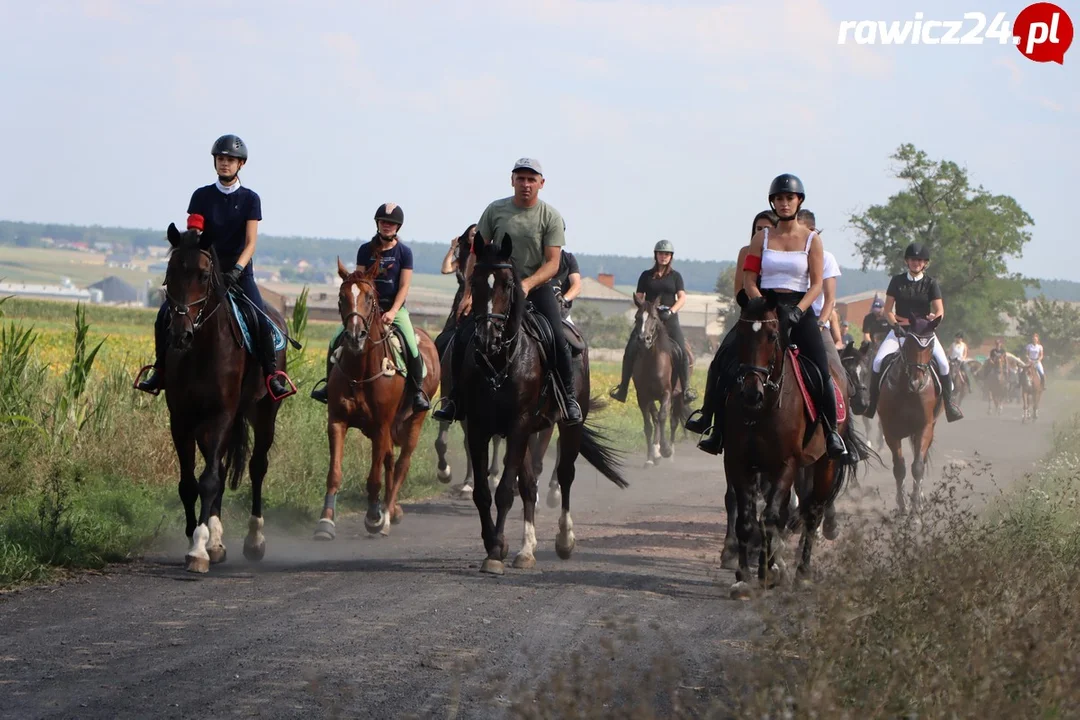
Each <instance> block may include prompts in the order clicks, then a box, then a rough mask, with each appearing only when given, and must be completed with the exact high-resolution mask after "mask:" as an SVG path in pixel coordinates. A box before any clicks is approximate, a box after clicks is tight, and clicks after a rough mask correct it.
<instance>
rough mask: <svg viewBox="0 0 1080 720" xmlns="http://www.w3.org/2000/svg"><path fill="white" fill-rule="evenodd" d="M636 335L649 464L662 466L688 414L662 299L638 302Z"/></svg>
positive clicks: (637, 384)
mask: <svg viewBox="0 0 1080 720" xmlns="http://www.w3.org/2000/svg"><path fill="white" fill-rule="evenodd" d="M634 338H635V341H636V342H637V343H638V345H639V348H638V350H637V356H636V357H635V359H634V367H633V374H632V375H631V377H632V379H633V381H634V389H635V390H636V393H637V401H638V408H639V409H640V410H641V417H642V419H643V420H644V424H645V427H644V431H645V467H647V468H649V467H653V466H654V465H658V464H659V463H660V458H661V457H665V458H670V457H671V456H672V455H673V454H674V442H675V431H676V429H677V428H678V427H679V426H681V425H682V423H681V420H682V418H683V416H684V414H685V409H684V408H683V397H682V393H683V387H682V384H681V382H679V379H678V372H677V371H676V370H675V363H676V362H678V359H677V358H676V356H675V353H676V349H675V346H674V345H673V343H672V341H671V338H670V337H669V336H668V333H667V329H666V328H665V327H664V321H663V320H661V319H660V310H659V300H651V301H646V302H643V303H640V304H639V305H638V310H637V315H636V316H635V317H634ZM684 352H685V350H684ZM669 424H670V426H671V428H670V432H669V433H668V434H667V435H666V436H665V434H664V431H665V426H667V425H669Z"/></svg>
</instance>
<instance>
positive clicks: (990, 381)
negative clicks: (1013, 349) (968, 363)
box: [979, 353, 1009, 415]
mask: <svg viewBox="0 0 1080 720" xmlns="http://www.w3.org/2000/svg"><path fill="white" fill-rule="evenodd" d="M1008 363H1009V361H1008V358H1007V357H1006V356H1005V354H1004V353H1001V354H998V355H996V356H993V355H992V356H990V357H988V358H987V359H986V362H985V363H983V366H982V369H981V370H980V371H979V381H980V383H981V384H982V386H983V389H984V391H985V392H986V414H987V415H990V414H992V413H994V412H997V414H998V415H1000V414H1001V406H1002V405H1003V404H1004V403H1005V399H1006V397H1007V396H1008V392H1009V389H1008V388H1009V368H1008Z"/></svg>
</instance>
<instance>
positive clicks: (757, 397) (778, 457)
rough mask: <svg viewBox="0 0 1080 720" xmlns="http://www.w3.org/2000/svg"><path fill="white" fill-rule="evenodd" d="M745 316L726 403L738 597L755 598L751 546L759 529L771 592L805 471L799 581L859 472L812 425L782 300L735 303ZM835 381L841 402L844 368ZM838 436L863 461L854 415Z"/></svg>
mask: <svg viewBox="0 0 1080 720" xmlns="http://www.w3.org/2000/svg"><path fill="white" fill-rule="evenodd" d="M736 300H737V302H738V304H739V307H740V308H742V312H741V313H740V315H739V320H738V325H737V327H736V332H737V333H738V335H737V340H736V343H737V351H738V356H739V362H740V367H739V373H738V377H737V379H736V383H735V386H734V387H733V389H732V391H731V392H730V394H729V395H728V398H727V401H726V408H727V412H726V413H725V422H724V426H725V427H724V436H725V438H727V439H728V440H727V442H726V443H725V444H726V447H727V449H726V450H725V453H724V471H725V473H726V475H727V480H728V483H729V484H730V485H731V487H732V488H733V489H734V491H735V497H736V500H737V521H736V523H735V531H736V535H737V537H738V549H739V569H738V570H737V571H736V580H737V582H736V583H735V585H734V586H733V587H732V595H733V596H735V597H745V595H746V594H747V593H748V592H749V585H748V581H749V578H750V574H749V568H750V563H749V545H750V541H751V536H752V534H753V530H754V525H755V524H757V525H758V526H759V528H760V530H761V532H762V537H763V542H762V549H761V553H760V557H759V561H758V577H759V579H761V580H762V581H763V582H764V583H765V584H766V585H771V584H772V583H773V582H775V580H776V578H774V577H773V571H774V570H780V571H781V572H782V571H783V569H784V563H783V559H782V558H781V556H780V550H781V547H780V543H781V538H782V536H783V533H784V528H785V526H786V524H787V517H788V514H789V510H790V508H789V503H790V498H791V489H792V487H793V485H794V483H795V480H796V478H797V477H798V475H799V474H800V471H801V469H802V468H803V467H807V466H810V467H811V468H812V473H813V480H812V482H811V483H810V487H809V488H808V490H807V492H806V494H805V496H804V497H802V498H800V499H801V502H800V505H799V510H800V512H801V513H802V516H803V523H802V540H801V553H800V560H799V565H798V572H799V575H800V576H803V577H806V576H807V575H808V574H809V572H810V561H811V555H812V551H813V545H814V539H815V536H816V532H817V529H818V526H819V525H820V523H821V521H822V518H823V516H824V514H825V511H826V509H827V507H828V506H829V505H830V504H831V503H832V502H833V501H834V500H835V498H836V496H837V495H838V494H839V492H840V490H841V489H842V487H843V485H844V483H845V482H846V480H847V479H848V478H849V477H850V476H852V475H853V474H854V471H855V465H853V464H846V465H842V464H840V463H837V462H835V461H833V460H832V459H831V458H829V457H828V455H826V453H825V436H824V433H823V432H822V429H821V425H820V423H815V424H813V425H812V424H811V421H810V419H809V418H808V416H807V407H806V403H805V401H804V399H803V395H802V392H801V391H800V388H799V384H798V380H797V378H796V376H795V367H794V364H793V363H794V360H793V356H792V353H791V352H790V351H789V346H790V343H789V337H788V336H789V331H788V329H787V328H782V327H781V326H780V321H779V318H778V316H777V312H776V307H777V295H776V293H774V292H772V291H767V292H766V293H765V295H764V296H763V297H758V298H754V299H748V298H747V295H746V293H745V291H740V292H739V294H738V296H737V298H736ZM831 372H832V375H833V382H834V383H836V385H837V386H838V387H839V389H840V391H841V396H846V394H847V385H846V378H845V377H844V376H845V373H844V371H843V369H842V368H837V367H832V368H831ZM837 430H838V431H839V432H840V433H841V435H843V436H844V439H845V442H846V444H847V446H848V452H850V453H852V454H856V455H858V454H861V453H864V452H865V446H864V445H863V444H862V441H861V439H860V438H859V437H858V435H857V434H856V433H855V432H854V423H853V419H852V416H851V415H850V414H849V415H848V416H847V417H846V418H845V419H844V421H843V422H841V423H840V427H839V428H837ZM759 494H761V495H763V496H764V501H765V507H764V513H763V514H761V515H759V513H758V508H757V497H758V495H759Z"/></svg>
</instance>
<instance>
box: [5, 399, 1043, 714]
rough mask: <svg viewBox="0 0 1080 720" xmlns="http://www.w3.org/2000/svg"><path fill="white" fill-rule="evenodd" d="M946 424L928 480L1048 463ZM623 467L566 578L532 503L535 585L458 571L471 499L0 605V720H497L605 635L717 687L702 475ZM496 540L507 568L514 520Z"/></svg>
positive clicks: (876, 477)
mask: <svg viewBox="0 0 1080 720" xmlns="http://www.w3.org/2000/svg"><path fill="white" fill-rule="evenodd" d="M1049 397H1050V396H1048V398H1047V399H1049ZM1048 405H1049V403H1048ZM965 411H966V412H967V413H968V418H967V419H965V420H964V421H962V422H959V423H954V424H952V425H946V424H945V423H944V421H942V423H941V424H939V432H938V438H937V440H938V442H937V444H936V445H935V457H936V461H935V466H934V468H933V469H932V470H931V476H930V478H931V481H933V480H934V479H937V478H940V472H941V467H942V466H943V465H944V463H945V462H947V461H949V460H952V459H970V458H971V457H973V456H974V453H976V452H977V453H979V455H980V456H981V457H982V458H983V459H984V460H987V461H989V462H990V463H991V464H992V466H993V471H994V475H993V477H994V479H995V480H996V481H997V482H999V483H1002V484H1004V483H1006V482H1007V481H1008V480H1009V479H1010V478H1013V477H1015V476H1016V475H1017V474H1018V473H1022V472H1023V471H1025V470H1027V469H1029V468H1030V467H1031V464H1032V462H1033V461H1034V460H1036V459H1037V458H1038V457H1040V456H1041V455H1042V454H1043V453H1044V452H1045V450H1046V449H1047V447H1048V440H1047V438H1046V433H1047V432H1048V430H1049V429H1050V425H1051V421H1052V419H1053V416H1054V415H1053V408H1052V407H1047V408H1046V411H1045V412H1044V413H1043V419H1042V420H1040V421H1039V424H1038V425H1037V426H1031V425H1026V426H1025V425H1021V424H1020V421H1019V409H1018V408H1016V407H1015V406H1010V407H1008V408H1007V409H1006V413H1005V415H1004V416H1003V417H1002V418H997V417H994V418H987V417H986V415H985V405H983V404H982V403H980V402H978V401H976V400H969V401H968V402H967V403H966V407H965ZM643 460H644V455H643V453H637V454H634V455H632V456H630V457H629V459H628V463H627V464H628V467H630V468H631V470H630V471H629V472H628V477H629V479H630V482H631V487H630V489H628V490H625V491H620V490H618V489H617V488H615V487H614V486H613V485H611V484H610V483H609V482H608V481H607V480H605V479H603V478H602V477H600V476H599V475H598V474H597V473H596V472H595V471H594V470H593V469H592V468H591V467H589V466H587V465H584V464H582V466H581V467H580V469H579V471H578V476H577V480H576V483H575V485H574V492H573V505H572V507H573V509H574V511H573V516H574V520H575V533H576V535H577V541H578V542H577V549H576V551H575V554H574V557H573V558H572V559H571V560H570V561H566V562H564V561H561V560H559V559H558V558H557V557H556V555H555V552H554V536H555V532H556V529H557V527H556V526H557V520H558V516H557V511H554V510H550V509H547V508H546V506H544V504H543V495H544V493H543V491H542V492H541V507H540V508H539V509H538V513H537V514H538V523H537V524H538V527H537V533H538V537H539V540H540V548H539V550H538V552H537V567H536V569H535V570H530V571H518V570H512V569H509V568H508V570H507V574H506V575H505V576H502V577H492V576H487V575H481V574H480V573H479V572H478V571H477V568H478V566H479V563H480V561H481V560H482V559H483V552H482V546H481V543H480V538H479V532H480V531H479V522H478V520H477V516H476V510H475V508H474V507H473V505H472V501H471V500H467V499H461V498H455V497H450V496H447V497H443V498H439V499H436V500H434V501H430V502H426V503H421V504H413V505H409V506H406V513H407V514H406V517H405V520H404V522H403V523H402V524H401V525H397V526H394V528H393V534H392V535H391V536H390V537H388V538H379V537H374V538H373V537H370V536H368V534H367V533H366V532H365V531H364V529H363V525H362V523H361V522H360V521H359V519H358V518H357V519H350V520H348V521H344V522H342V523H341V524H340V525H339V533H338V539H337V540H336V541H335V542H334V543H331V544H316V543H313V542H312V541H310V540H309V539H308V537H306V536H305V537H299V538H297V537H287V536H284V535H283V534H281V533H280V531H278V532H275V528H274V527H273V526H272V525H268V526H267V538H268V550H267V559H266V560H265V561H264V562H263V563H262V564H261V565H259V566H253V565H250V564H248V563H246V562H245V561H244V560H243V557H242V555H241V553H240V549H241V537H240V536H239V533H240V532H241V531H242V529H241V528H238V527H231V528H230V527H226V544H227V546H228V548H229V558H230V559H229V560H228V561H227V562H226V563H225V564H223V565H217V566H214V567H213V568H212V570H211V572H210V574H208V575H205V576H196V575H190V574H187V573H185V572H184V571H183V569H182V563H181V559H182V556H183V553H184V549H185V546H184V544H183V539H182V538H181V539H180V542H178V543H176V544H175V545H173V546H171V547H169V548H166V549H164V550H163V551H162V552H161V553H158V554H154V555H151V556H149V557H148V558H146V559H145V560H144V561H142V562H138V563H134V564H132V565H129V566H125V567H122V568H117V569H115V570H112V571H110V572H108V573H105V574H104V575H100V576H90V577H88V578H85V579H83V580H79V581H71V582H67V583H64V584H61V585H57V586H53V587H43V588H34V589H29V590H25V591H21V592H18V593H12V594H9V595H7V596H4V597H2V598H0V643H2V647H0V716H2V717H5V718H7V717H10V718H54V717H55V718H61V717H63V718H75V717H77V718H99V717H100V718H105V717H108V718H119V717H154V718H173V717H176V718H179V717H199V718H217V717H233V716H237V717H240V716H242V717H249V716H253V715H258V716H259V717H266V718H286V717H325V716H329V715H331V714H332V712H333V711H334V710H341V711H342V713H343V716H345V717H385V718H395V717H402V716H421V717H427V716H438V717H447V710H448V708H449V707H451V706H452V705H454V706H457V707H458V708H459V712H458V714H457V717H466V718H474V717H501V716H504V715H505V714H506V709H507V706H508V703H509V698H511V697H512V696H514V695H515V693H516V692H517V691H519V690H520V689H521V688H523V687H531V686H535V684H536V683H537V682H539V681H540V680H541V679H543V678H544V677H545V676H547V675H548V673H549V672H551V670H552V669H553V668H555V667H558V666H565V664H566V663H567V662H568V661H569V659H570V656H571V653H573V652H575V651H580V652H583V653H586V654H589V655H592V656H599V654H600V653H601V652H603V651H602V649H601V648H602V641H603V639H604V638H606V637H609V636H610V634H611V632H610V630H609V629H607V628H606V627H605V620H606V619H608V618H612V617H623V618H627V617H633V618H636V626H637V638H636V640H634V641H633V642H632V643H631V644H630V645H628V646H626V647H625V648H624V650H623V651H622V653H621V655H620V657H619V658H617V659H616V660H615V662H616V663H618V662H623V661H625V659H626V658H627V657H629V656H631V655H632V656H635V657H645V656H648V655H651V654H652V653H654V652H656V651H658V650H660V649H662V648H663V647H664V646H665V644H666V643H671V644H672V646H674V647H675V648H677V649H678V653H679V655H680V657H681V658H682V659H683V660H684V661H685V664H686V667H687V671H686V673H687V674H686V676H685V677H684V678H683V684H684V685H686V686H689V687H694V688H704V689H705V691H709V690H715V689H716V688H715V685H716V683H717V679H716V677H715V675H714V674H713V673H712V670H713V668H714V663H715V662H716V660H717V659H719V658H722V657H724V656H725V654H728V653H735V652H739V649H738V648H739V647H740V646H741V645H742V644H743V643H744V642H745V640H746V638H747V637H748V636H749V635H750V634H751V633H752V632H753V631H754V629H755V628H756V627H757V618H756V616H755V614H754V611H753V609H752V608H751V606H749V605H746V604H740V603H738V602H735V601H732V600H729V599H728V597H727V590H728V587H729V585H730V584H731V582H733V577H732V574H731V573H730V572H729V571H725V570H719V569H718V564H719V550H720V541H721V533H722V527H723V522H724V518H723V512H722V508H723V489H724V485H723V475H722V465H721V463H720V462H719V458H712V457H709V456H707V455H704V454H703V453H700V452H697V451H696V450H694V449H693V448H692V446H689V445H683V446H680V447H679V448H678V449H677V453H676V457H675V459H674V462H673V463H671V464H667V463H665V464H664V465H661V466H660V468H659V469H653V470H649V471H646V470H643V469H639V468H640V466H641V463H642V462H643ZM548 467H550V465H548ZM546 474H547V470H545V475H546ZM987 481H988V478H987V477H986V476H983V477H982V478H980V482H982V483H983V485H984V489H988V486H987V485H986V483H987ZM545 482H546V479H545ZM862 489H863V490H864V498H863V500H862V501H861V503H860V505H859V507H860V511H866V510H867V509H868V508H871V507H873V506H874V503H875V502H876V501H875V500H874V499H873V493H872V492H871V493H870V494H869V495H866V493H865V490H870V491H872V490H873V489H878V490H879V491H880V494H881V496H882V497H883V498H885V501H886V502H892V497H893V495H894V491H893V480H892V476H891V473H890V472H889V471H887V470H878V471H875V472H873V473H872V474H871V475H870V476H869V477H868V478H866V479H864V480H863V482H862ZM176 512H177V513H179V512H180V508H179V504H178V505H177V508H176ZM508 526H509V528H510V532H509V537H510V539H511V554H513V553H514V552H516V550H517V549H518V547H520V542H521V528H522V523H521V514H520V501H518V502H517V503H516V504H515V508H514V514H513V515H512V520H511V522H510V523H509V524H508ZM841 527H842V526H841ZM496 674H499V675H502V679H500V680H497V681H496V680H492V679H491V678H492V677H493V676H495V675H496ZM455 698H456V699H455Z"/></svg>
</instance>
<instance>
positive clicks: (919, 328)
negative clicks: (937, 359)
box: [898, 317, 941, 393]
mask: <svg viewBox="0 0 1080 720" xmlns="http://www.w3.org/2000/svg"><path fill="white" fill-rule="evenodd" d="M910 320H911V323H910V325H908V327H906V328H905V327H903V326H898V328H899V336H900V337H901V338H904V344H903V345H902V346H901V348H900V357H901V359H902V360H903V361H904V371H905V374H906V375H907V382H908V387H909V388H910V389H911V392H914V393H918V392H921V391H922V389H923V388H925V387H926V386H927V384H928V383H929V382H930V362H931V361H932V359H933V354H934V343H935V342H937V340H936V338H935V335H934V331H935V330H937V326H938V323H940V322H941V318H940V317H936V318H934V319H933V320H927V319H926V318H922V317H911V318H910Z"/></svg>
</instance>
